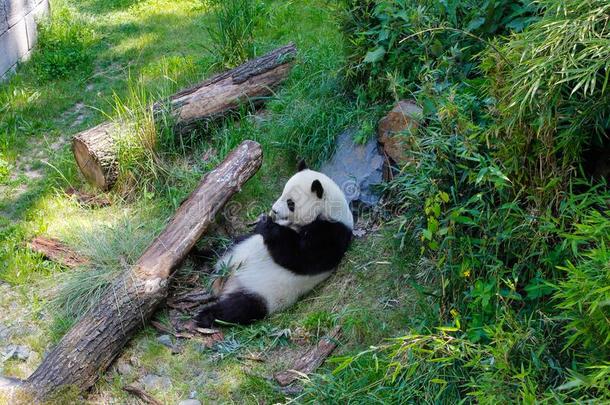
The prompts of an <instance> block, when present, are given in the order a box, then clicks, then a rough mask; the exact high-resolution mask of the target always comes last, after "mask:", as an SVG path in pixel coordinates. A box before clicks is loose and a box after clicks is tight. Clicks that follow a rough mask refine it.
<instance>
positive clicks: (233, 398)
mask: <svg viewBox="0 0 610 405" xmlns="http://www.w3.org/2000/svg"><path fill="white" fill-rule="evenodd" d="M53 7H54V10H59V11H61V10H65V11H61V12H60V13H59V14H60V15H61V16H62V17H61V18H58V20H57V21H56V22H54V23H53V24H55V25H50V26H48V29H47V39H43V41H49V42H48V45H49V46H48V47H46V48H45V47H44V46H42V45H44V44H45V43H44V42H43V43H42V45H41V51H40V54H39V55H38V56H36V57H35V58H33V60H32V61H31V62H28V63H25V64H24V65H23V66H21V67H20V69H19V71H18V73H17V74H16V75H15V76H14V77H13V78H12V79H11V80H10V81H9V82H8V83H6V84H3V85H1V86H0V159H1V160H0V193H2V194H0V212H1V213H2V217H1V218H0V287H1V288H3V289H6V290H7V291H11V294H10V295H7V296H6V297H5V298H3V299H2V300H0V310H1V311H2V313H3V315H0V322H2V323H10V324H15V325H19V328H18V329H19V330H21V331H22V332H19V333H17V334H16V335H15V336H13V337H11V342H12V343H24V344H28V345H29V346H30V347H31V348H32V349H33V350H34V351H35V353H36V355H35V356H34V357H33V358H32V360H31V361H28V362H27V363H25V364H21V363H15V362H11V363H9V364H4V365H3V368H2V369H0V373H4V374H9V375H14V376H19V377H26V376H27V375H28V374H29V373H31V372H32V371H33V370H34V369H35V368H36V366H37V364H38V362H39V361H40V359H41V357H42V356H43V354H44V353H45V352H46V351H48V349H49V348H50V347H52V345H53V344H54V343H55V342H57V341H58V340H59V339H60V338H61V336H62V335H63V333H65V331H66V330H68V329H69V327H70V326H71V325H72V324H73V322H74V321H75V320H76V319H77V318H78V317H79V316H81V315H82V314H83V312H84V311H85V310H86V309H87V308H88V306H89V305H91V303H93V302H95V300H96V298H97V297H99V295H100V294H101V292H103V290H104V288H106V287H107V286H108V283H109V280H111V279H112V277H113V276H114V275H116V274H117V272H119V271H120V270H121V269H122V268H123V267H124V266H125V265H129V264H132V263H133V262H134V261H135V260H137V258H138V256H139V255H140V253H141V252H142V251H143V249H144V248H145V247H146V246H147V244H148V243H150V241H152V239H153V238H154V236H155V235H156V234H157V233H158V232H159V231H160V230H161V229H162V227H163V225H164V224H165V222H166V221H167V219H168V218H170V216H171V215H172V213H173V212H175V210H176V209H177V208H178V206H179V205H180V203H181V201H182V200H183V199H184V198H185V197H186V196H187V195H188V194H189V193H190V192H191V190H193V188H194V187H195V186H196V184H197V183H198V182H199V180H200V179H201V177H202V176H203V174H205V173H206V172H207V171H208V170H210V169H211V168H213V167H214V166H215V165H216V164H217V163H218V162H220V161H221V160H222V158H223V157H224V156H225V155H226V154H227V153H228V152H229V151H230V150H231V149H232V148H234V147H235V146H236V145H237V144H239V143H240V142H241V141H242V140H244V139H254V140H256V141H258V142H260V143H261V145H262V146H263V150H264V155H265V157H264V163H263V166H262V168H261V169H260V171H259V172H258V173H257V175H256V176H255V177H254V178H253V179H252V180H251V181H249V182H248V183H247V184H246V185H245V187H244V188H243V190H242V191H241V192H240V193H238V194H237V195H236V196H235V197H234V199H233V202H232V204H240V205H239V206H240V207H245V209H243V208H242V209H240V210H239V211H238V213H239V215H237V217H236V218H231V220H232V221H233V222H234V225H235V226H237V228H238V229H242V230H243V229H244V225H243V224H244V223H245V222H247V221H250V220H253V219H255V218H256V217H257V216H258V215H259V214H260V213H261V212H265V211H267V210H268V207H269V206H270V204H271V203H272V202H273V200H274V199H275V198H276V196H277V195H279V193H280V192H281V188H282V186H283V183H284V182H285V181H286V180H287V179H288V178H289V176H290V175H291V174H292V173H293V171H294V165H295V162H296V161H297V157H304V158H306V159H307V160H308V162H309V163H310V164H311V165H313V166H314V167H316V166H317V165H319V164H320V163H321V162H322V161H324V159H326V158H327V157H328V156H330V154H331V153H332V152H333V143H334V139H335V137H336V136H337V135H338V134H339V133H340V131H342V130H343V129H344V128H346V127H347V126H350V125H354V124H357V123H358V122H359V121H361V120H362V117H364V116H365V115H366V111H367V109H366V108H364V107H362V106H360V105H358V104H357V102H353V101H351V100H350V99H349V97H347V96H346V94H345V90H344V88H343V83H342V79H341V76H340V75H339V73H338V72H339V70H340V67H341V66H342V65H343V62H344V56H343V42H342V41H343V39H342V37H341V34H340V32H339V29H338V23H337V21H336V16H337V9H336V6H335V5H334V4H333V3H332V2H331V3H327V2H324V1H320V0H309V1H299V2H297V1H261V2H260V4H259V5H258V7H259V9H258V12H259V13H261V14H260V15H261V17H260V20H257V23H256V26H255V29H254V34H253V44H252V47H253V50H254V52H255V53H256V54H257V55H260V54H262V53H264V52H267V51H269V50H271V49H273V48H275V47H277V46H280V45H283V44H286V43H288V42H290V41H293V42H295V44H296V45H297V48H298V49H299V54H298V58H297V61H296V65H295V67H294V69H293V71H292V73H291V75H290V77H289V78H288V80H287V81H286V82H285V83H284V85H283V86H282V87H281V88H280V89H278V91H277V93H276V95H275V97H274V98H273V99H272V100H270V101H269V102H268V104H267V106H266V109H265V111H264V113H263V114H259V115H254V114H253V112H252V111H250V110H248V109H247V108H243V109H241V110H240V111H239V112H238V113H237V114H236V115H235V116H234V117H233V118H232V119H229V120H226V121H224V122H221V123H219V124H218V125H217V126H215V127H214V128H212V129H211V130H210V131H208V132H206V133H202V132H199V133H195V134H193V136H191V137H188V138H185V139H184V141H183V142H177V143H175V142H169V141H168V139H169V138H171V137H172V136H173V134H172V133H171V132H167V131H168V130H167V128H159V127H157V128H155V130H156V131H155V132H156V134H157V135H156V136H157V138H156V143H155V145H154V146H152V145H149V147H146V148H141V147H136V146H134V145H141V141H142V140H143V139H144V140H150V139H151V138H150V137H151V134H152V133H153V131H152V129H153V128H152V127H151V120H150V116H149V115H148V110H147V106H148V105H149V102H150V101H152V100H158V99H160V98H162V97H164V96H167V95H169V94H171V93H172V92H174V91H176V90H177V89H179V88H182V87H185V86H186V85H188V84H190V83H193V82H195V81H197V80H201V79H203V78H205V77H208V76H209V75H210V74H212V73H213V72H214V71H215V69H218V68H219V66H218V64H216V61H217V60H218V57H217V56H218V55H214V54H212V53H211V52H210V51H211V50H212V51H213V49H214V48H213V47H210V38H209V35H208V31H207V29H206V28H207V27H209V26H210V24H212V23H213V22H214V14H213V7H212V5H211V3H210V2H206V1H201V2H193V1H186V0H179V1H170V0H142V1H127V0H121V1H100V0H85V1H72V0H57V1H55V2H53ZM71 19H76V20H77V21H79V23H78V25H75V26H74V27H70V26H69V25H70V21H71ZM89 35H90V36H89ZM83 36H84V37H85V38H88V39H87V41H89V40H91V42H90V43H89V42H87V44H88V46H89V45H90V46H89V47H88V48H83V47H81V48H79V49H80V52H82V53H83V54H84V55H83V57H82V58H81V59H79V61H78V63H76V64H74V65H70V64H66V63H64V62H65V60H60V61H57V60H54V59H53V58H52V57H51V55H49V54H48V52H53V53H56V52H59V53H62V52H66V53H69V52H71V50H70V49H69V46H68V45H72V44H73V42H74V41H72V40H63V41H62V38H63V39H65V38H68V39H69V38H74V37H76V38H80V37H83ZM51 45H52V46H51ZM48 49H52V51H49V50H48ZM40 61H43V62H40ZM41 69H42V70H41ZM54 69H59V70H61V71H63V70H65V71H66V72H67V73H66V74H63V73H62V74H61V75H57V76H55V73H57V72H55V70H54ZM40 72H43V73H44V74H41V73H40ZM107 119H113V120H117V121H123V122H126V123H128V124H129V125H128V127H129V128H130V130H129V131H128V133H126V134H123V136H122V138H121V142H123V143H122V144H121V152H120V155H121V157H120V159H121V178H120V180H119V184H118V186H117V187H116V189H115V190H113V191H112V192H109V193H106V194H105V196H106V197H107V198H109V199H110V200H111V201H112V205H111V206H108V207H104V208H97V209H92V208H87V207H84V206H81V205H79V204H78V203H77V202H76V201H74V200H73V199H72V198H71V197H69V196H68V195H66V193H65V189H66V188H67V187H69V186H71V187H75V188H78V189H82V190H85V191H90V192H96V191H95V190H93V189H92V188H90V186H88V185H87V184H85V183H84V180H83V179H82V178H81V177H80V175H79V173H78V170H77V168H76V165H75V162H74V160H73V157H72V155H71V152H70V150H69V142H67V141H68V140H69V138H70V136H71V135H73V134H75V133H77V132H78V131H80V130H83V129H86V128H89V127H91V126H93V125H95V124H97V123H100V122H102V121H105V120H107ZM367 136H369V135H367ZM364 137H365V136H364ZM204 157H205V158H204ZM41 159H44V162H43V161H42V160H41ZM29 166H31V168H30V169H28V167H29ZM27 170H30V171H34V172H35V175H36V178H34V177H33V176H31V173H30V176H28V175H26V174H25V173H26V171H27ZM229 214H231V212H225V213H224V216H227V215H229ZM221 219H222V218H221ZM397 234H399V232H397V230H396V229H395V228H394V227H385V228H383V229H382V231H381V232H374V233H369V234H368V235H367V236H366V237H365V239H363V240H357V241H356V242H355V243H354V245H353V247H352V248H351V250H350V252H349V254H348V255H347V257H346V260H345V262H344V263H343V265H342V266H341V267H340V269H339V271H338V272H337V274H336V275H334V276H333V277H332V278H331V279H330V280H328V282H326V283H324V285H322V286H320V287H319V288H318V289H316V290H315V291H314V292H312V293H311V294H309V295H308V296H307V297H305V298H304V299H303V300H302V301H301V302H299V303H298V304H297V305H295V306H294V307H292V308H290V309H289V310H287V311H285V312H283V313H280V314H277V315H275V316H273V317H271V318H270V319H268V320H265V321H263V322H259V323H257V324H255V325H253V326H250V327H246V328H227V329H225V341H224V342H223V343H222V344H220V345H218V346H216V347H214V348H212V349H209V348H205V347H204V346H203V345H202V343H201V342H199V341H197V340H196V339H193V340H188V341H183V342H180V345H181V347H182V350H181V352H180V353H179V354H172V353H171V352H170V350H169V349H167V348H166V347H164V346H162V345H160V344H159V343H158V342H157V340H156V337H157V333H156V332H155V331H154V330H153V329H151V328H146V329H145V330H144V331H142V332H141V333H140V334H139V335H138V336H137V337H136V338H135V339H134V340H133V341H132V342H131V343H130V344H129V345H128V346H127V347H126V349H125V353H124V355H123V356H122V358H121V360H122V361H127V360H129V359H130V358H134V359H135V360H134V362H135V365H134V366H133V369H132V372H131V373H128V374H125V375H120V374H118V373H116V371H114V370H110V371H109V372H108V373H106V374H105V375H104V377H103V378H101V379H100V381H99V383H98V384H97V385H96V386H95V388H94V390H93V392H92V393H91V395H90V399H91V400H92V401H96V400H97V401H100V402H112V401H114V402H119V403H121V402H126V401H128V400H131V399H132V398H131V397H129V395H128V394H126V393H125V392H124V391H122V389H121V387H122V386H123V385H125V384H128V383H133V382H134V381H137V380H138V378H140V377H141V376H143V375H145V374H148V373H157V374H162V375H166V376H168V377H170V379H171V380H172V387H171V388H170V389H169V390H163V391H158V392H152V394H154V395H155V396H156V397H157V398H159V399H160V400H163V401H166V402H167V403H175V402H177V401H178V400H180V399H184V398H186V397H187V396H188V395H189V393H190V392H191V391H197V394H196V396H197V398H199V399H200V400H202V402H207V401H217V402H222V403H227V402H229V403H231V402H235V403H243V402H247V403H260V402H263V401H266V402H268V403H273V402H280V401H284V399H285V395H284V394H283V393H282V392H281V391H279V390H278V387H277V386H276V385H275V384H274V383H273V382H272V381H269V380H268V377H269V376H270V375H271V374H272V373H273V372H275V371H279V370H282V369H284V368H286V367H289V366H290V365H291V363H292V361H293V360H294V359H296V358H297V357H298V356H299V355H300V354H301V352H302V351H303V350H304V347H301V346H299V345H297V344H295V343H294V342H292V341H291V339H289V337H290V336H292V337H293V340H297V339H296V338H297V337H303V338H304V339H306V340H307V341H309V342H310V343H311V344H314V343H315V342H316V341H317V340H318V339H319V338H320V337H321V336H323V335H324V334H325V333H327V332H328V331H329V330H330V329H331V328H332V327H334V326H335V325H342V327H343V330H344V338H343V340H342V342H343V343H344V344H343V345H342V346H341V347H340V348H339V351H338V352H339V353H347V352H352V351H358V350H361V349H363V348H366V347H367V346H369V345H372V344H377V343H379V342H380V341H381V340H383V339H384V338H386V337H389V336H394V335H396V334H399V333H402V332H404V331H406V328H407V325H411V326H413V327H415V328H418V327H420V326H421V325H422V324H424V323H425V322H426V319H427V318H428V317H429V316H432V314H433V313H434V307H433V306H432V305H431V303H430V302H428V300H426V299H423V296H420V295H419V294H418V293H417V292H416V290H414V289H412V288H410V287H409V286H410V285H415V286H417V285H418V283H417V282H416V280H415V278H414V277H415V276H414V275H413V274H416V272H417V267H418V261H417V259H416V257H417V253H416V252H417V249H415V250H414V251H408V252H406V253H405V252H402V253H401V254H397V252H398V251H399V250H400V246H399V244H400V238H397V237H396V235H397ZM37 235H43V236H49V237H56V238H58V239H60V240H62V241H64V242H65V243H67V244H68V245H69V246H70V247H72V248H73V249H74V250H75V251H77V252H78V253H79V254H81V255H83V256H86V257H88V258H89V259H90V264H89V265H87V266H84V267H82V268H77V269H72V270H65V269H62V268H60V267H59V266H57V265H56V264H53V263H52V262H49V261H45V260H43V259H42V258H41V257H39V256H38V255H36V254H33V253H32V252H31V251H30V250H29V249H28V248H27V247H26V243H27V241H28V240H30V239H31V238H32V237H33V236H37ZM204 239H205V240H204V241H202V242H201V243H203V244H209V243H212V244H213V245H214V246H216V244H217V242H218V239H219V238H218V237H217V235H210V236H209V237H208V238H204ZM210 239H212V240H211V241H210ZM220 242H222V241H220ZM409 243H410V242H409ZM409 243H408V245H409ZM413 245H414V243H413ZM180 271H181V272H185V271H186V272H189V274H197V269H193V268H192V267H188V266H187V267H186V268H182V269H181V270H180ZM197 275H198V276H199V279H200V282H201V283H202V284H205V283H206V277H205V276H204V275H202V274H197ZM12 306H15V307H16V308H18V309H19V310H18V311H15V310H11V307H12ZM158 317H159V318H160V319H161V320H164V319H166V318H167V314H166V313H165V311H164V310H161V311H160V313H159V314H158ZM28 328H33V329H35V331H36V333H28V330H29V329H28ZM251 352H254V353H260V354H261V355H262V356H263V358H264V359H265V361H264V362H262V363H260V362H252V361H250V360H245V359H244V357H243V356H247V355H248V353H251Z"/></svg>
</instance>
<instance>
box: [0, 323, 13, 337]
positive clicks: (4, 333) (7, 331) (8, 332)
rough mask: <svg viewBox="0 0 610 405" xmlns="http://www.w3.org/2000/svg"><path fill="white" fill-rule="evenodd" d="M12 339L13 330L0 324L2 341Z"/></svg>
mask: <svg viewBox="0 0 610 405" xmlns="http://www.w3.org/2000/svg"><path fill="white" fill-rule="evenodd" d="M10 337H11V330H10V329H9V327H8V326H6V325H4V324H1V323H0V341H6V340H8V339H9V338H10Z"/></svg>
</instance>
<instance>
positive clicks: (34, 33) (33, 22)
mask: <svg viewBox="0 0 610 405" xmlns="http://www.w3.org/2000/svg"><path fill="white" fill-rule="evenodd" d="M48 13H49V3H48V2H46V1H44V2H42V3H40V4H38V5H37V6H36V7H35V8H34V9H33V10H32V12H31V13H30V14H28V15H26V16H25V24H26V27H27V31H28V46H29V48H30V49H32V48H34V45H36V41H37V40H38V22H39V21H40V20H42V19H43V18H44V17H45V16H46V15H47V14H48Z"/></svg>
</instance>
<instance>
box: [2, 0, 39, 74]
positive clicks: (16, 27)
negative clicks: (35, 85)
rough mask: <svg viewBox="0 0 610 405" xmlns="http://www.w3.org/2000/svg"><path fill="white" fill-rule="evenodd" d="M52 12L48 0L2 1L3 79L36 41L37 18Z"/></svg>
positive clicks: (28, 52) (27, 53)
mask: <svg viewBox="0 0 610 405" xmlns="http://www.w3.org/2000/svg"><path fill="white" fill-rule="evenodd" d="M48 12H49V0H0V81H2V80H3V79H5V78H6V77H8V75H9V74H11V73H12V72H13V71H14V70H15V68H16V67H17V62H19V61H20V60H24V59H27V57H28V56H29V55H30V53H31V52H32V48H33V47H34V44H35V43H36V38H37V31H36V21H37V20H39V19H40V18H41V17H42V16H44V15H45V14H47V13H48Z"/></svg>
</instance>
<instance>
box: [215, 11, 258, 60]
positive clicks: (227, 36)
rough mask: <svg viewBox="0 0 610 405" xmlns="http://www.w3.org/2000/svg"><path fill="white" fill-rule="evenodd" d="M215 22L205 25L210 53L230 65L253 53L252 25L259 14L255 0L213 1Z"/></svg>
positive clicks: (250, 56)
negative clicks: (208, 36) (208, 37)
mask: <svg viewBox="0 0 610 405" xmlns="http://www.w3.org/2000/svg"><path fill="white" fill-rule="evenodd" d="M213 4H214V6H215V7H216V9H215V12H214V17H215V24H214V25H211V26H209V27H207V31H208V34H209V35H210V43H211V45H210V52H211V53H212V54H213V55H214V56H215V57H216V58H217V59H218V62H219V63H221V64H222V65H223V66H224V67H227V68H231V67H234V66H237V65H239V64H240V63H242V62H244V61H245V60H247V59H249V58H252V57H253V56H254V28H255V25H256V18H257V16H258V15H259V14H260V7H259V5H258V2H256V1H251V0H226V1H222V0H215V1H214V2H213Z"/></svg>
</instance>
